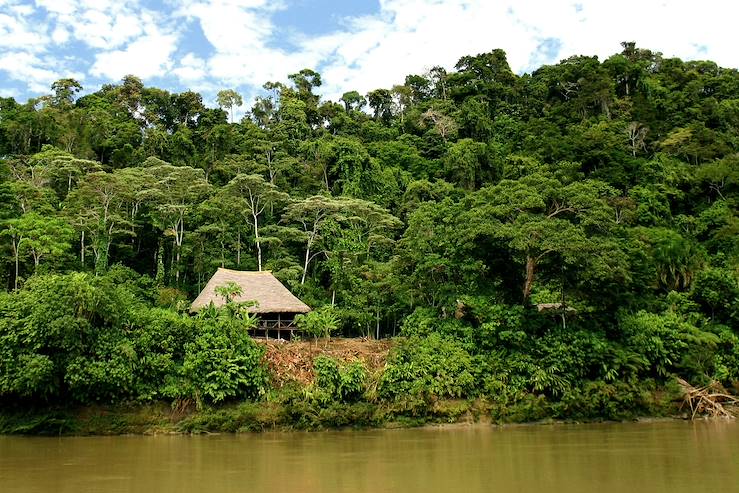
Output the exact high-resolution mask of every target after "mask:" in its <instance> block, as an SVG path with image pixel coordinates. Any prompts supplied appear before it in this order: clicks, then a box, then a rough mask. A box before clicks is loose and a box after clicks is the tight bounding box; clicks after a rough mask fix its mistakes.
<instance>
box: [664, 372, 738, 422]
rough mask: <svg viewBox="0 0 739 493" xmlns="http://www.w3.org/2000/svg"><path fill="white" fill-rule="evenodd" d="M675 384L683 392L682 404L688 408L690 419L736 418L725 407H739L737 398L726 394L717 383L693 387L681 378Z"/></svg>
mask: <svg viewBox="0 0 739 493" xmlns="http://www.w3.org/2000/svg"><path fill="white" fill-rule="evenodd" d="M677 383H678V384H680V387H681V388H682V390H683V403H682V405H681V406H680V407H681V408H682V406H683V405H685V404H687V405H688V406H689V407H690V412H691V415H690V419H691V420H693V419H695V417H696V416H709V417H712V418H727V419H734V418H736V416H735V414H734V413H733V412H732V410H730V409H727V407H732V406H737V405H739V398H737V397H734V396H732V395H729V394H727V393H726V391H725V389H724V388H723V387H722V386H721V384H720V383H718V382H711V383H710V384H709V385H706V386H704V387H693V386H692V385H690V384H689V383H688V382H686V381H685V380H683V379H682V378H678V379H677Z"/></svg>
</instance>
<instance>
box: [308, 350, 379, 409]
mask: <svg viewBox="0 0 739 493" xmlns="http://www.w3.org/2000/svg"><path fill="white" fill-rule="evenodd" d="M313 371H314V373H315V383H314V385H313V387H312V388H310V389H308V396H309V398H310V399H311V400H314V401H317V402H320V403H323V404H328V403H330V402H356V401H357V400H359V399H360V398H361V397H362V395H363V394H364V391H365V389H366V387H367V369H366V368H365V367H364V364H362V362H361V361H353V362H351V363H346V364H344V365H343V366H341V365H339V363H338V361H336V360H335V359H333V358H329V357H327V356H318V357H317V358H316V359H315V360H314V361H313Z"/></svg>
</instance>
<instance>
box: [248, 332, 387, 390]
mask: <svg viewBox="0 0 739 493" xmlns="http://www.w3.org/2000/svg"><path fill="white" fill-rule="evenodd" d="M258 342H259V343H261V344H264V345H265V346H266V347H267V353H266V355H265V359H266V360H267V364H268V365H269V368H270V371H271V372H272V377H273V379H274V381H273V384H274V385H275V386H276V387H278V388H279V387H282V386H283V385H285V384H286V383H288V382H291V381H297V382H299V383H301V384H303V385H307V384H310V383H312V382H313V360H314V359H315V358H316V357H317V356H329V357H331V358H334V359H336V360H338V361H341V362H348V361H356V360H361V361H362V362H363V363H364V364H365V366H366V367H367V369H368V370H369V371H370V372H374V371H375V370H377V369H379V368H382V367H383V366H385V362H386V361H387V355H388V352H389V351H390V348H391V347H392V342H391V341H390V340H389V339H382V340H379V341H377V340H374V339H365V338H356V339H342V338H333V339H331V341H330V342H328V343H326V342H324V341H318V344H316V343H315V342H313V341H300V342H292V341H275V340H259V341H258Z"/></svg>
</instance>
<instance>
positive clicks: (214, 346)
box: [169, 318, 268, 406]
mask: <svg viewBox="0 0 739 493" xmlns="http://www.w3.org/2000/svg"><path fill="white" fill-rule="evenodd" d="M263 356H264V346H260V345H258V344H257V343H256V342H254V340H253V339H252V338H251V337H250V336H249V333H248V332H247V331H246V330H245V329H244V328H243V327H242V326H241V325H240V324H239V323H238V321H237V320H228V319H223V318H220V319H219V318H201V319H198V324H197V335H196V336H195V339H194V341H192V342H189V343H187V344H186V345H185V358H184V361H183V364H182V376H183V377H184V380H182V381H180V382H179V384H178V385H171V386H170V387H169V394H170V396H172V397H176V398H194V399H195V400H196V402H197V403H198V405H199V406H202V403H203V402H208V403H218V402H223V401H226V400H233V399H253V398H256V397H258V396H260V395H262V394H263V393H264V391H265V387H266V385H267V382H268V375H267V370H266V368H265V366H264V364H263V361H262V358H263Z"/></svg>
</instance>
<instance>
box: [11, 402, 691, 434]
mask: <svg viewBox="0 0 739 493" xmlns="http://www.w3.org/2000/svg"><path fill="white" fill-rule="evenodd" d="M631 409H632V410H631V411H622V412H619V411H618V409H616V408H613V409H612V410H611V411H610V412H609V413H607V414H599V413H600V412H601V411H602V410H596V409H592V408H591V409H589V410H586V409H582V408H580V409H579V410H578V407H577V406H574V405H569V406H568V405H566V404H565V405H563V404H562V403H561V402H551V401H548V400H547V399H546V398H544V397H542V396H534V395H530V396H527V397H526V398H524V399H522V400H520V401H519V402H516V403H512V404H502V403H496V402H492V401H489V400H485V399H476V400H451V399H449V400H437V401H434V402H422V401H401V402H391V403H390V402H380V403H372V402H356V403H350V404H348V403H333V404H329V405H326V406H321V405H317V404H315V403H311V402H308V401H292V402H291V401H289V400H284V399H281V398H280V396H278V397H277V398H273V399H270V400H267V401H263V402H243V403H237V404H229V405H224V406H219V407H206V408H202V409H200V410H195V409H187V410H184V411H183V410H181V409H173V408H172V407H171V406H169V405H166V404H164V403H155V404H145V405H136V404H128V405H117V406H102V405H101V406H86V407H78V408H55V409H48V408H43V409H41V408H39V409H31V410H29V409H24V410H20V409H3V410H0V434H22V435H120V434H166V433H241V432H260V431H268V430H278V431H290V430H308V431H317V430H326V429H342V428H357V429H365V428H378V427H385V428H405V427H415V426H422V425H427V424H448V423H497V424H508V423H531V422H554V421H564V422H590V421H619V420H620V421H626V420H632V419H636V418H638V417H643V416H648V417H677V416H679V415H680V410H679V403H678V402H677V401H675V399H674V395H672V394H670V393H669V392H664V391H660V392H655V393H652V394H650V395H649V396H648V398H647V399H646V400H645V401H644V402H642V403H641V404H640V405H639V406H638V407H637V408H634V406H632V407H631ZM634 409H637V410H636V411H635V410H634ZM563 413H570V414H569V416H568V415H567V414H563ZM683 417H684V416H683Z"/></svg>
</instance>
